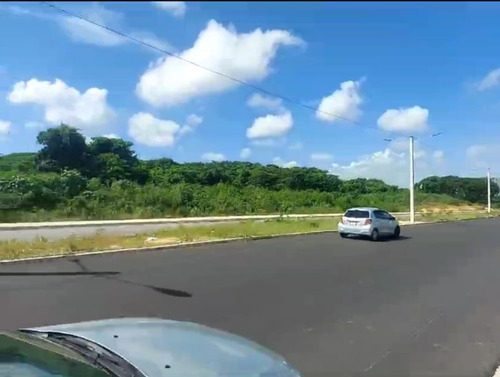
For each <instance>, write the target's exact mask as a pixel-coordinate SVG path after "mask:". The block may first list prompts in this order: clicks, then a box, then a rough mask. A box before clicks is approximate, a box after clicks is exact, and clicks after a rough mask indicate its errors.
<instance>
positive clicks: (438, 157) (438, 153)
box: [432, 151, 444, 162]
mask: <svg viewBox="0 0 500 377" xmlns="http://www.w3.org/2000/svg"><path fill="white" fill-rule="evenodd" d="M432 157H433V158H434V160H436V162H442V161H443V160H444V152H443V151H434V153H433V154H432Z"/></svg>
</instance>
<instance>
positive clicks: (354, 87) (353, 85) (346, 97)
mask: <svg viewBox="0 0 500 377" xmlns="http://www.w3.org/2000/svg"><path fill="white" fill-rule="evenodd" d="M362 82H363V79H362V80H359V81H344V82H343V83H341V84H340V89H337V90H335V91H334V92H333V93H332V94H330V95H329V96H327V97H323V99H322V100H321V102H320V104H319V107H318V111H317V112H316V117H317V118H318V119H320V120H322V121H325V122H330V123H332V122H335V121H341V120H342V118H344V120H345V119H348V120H352V121H356V120H358V119H359V117H360V116H361V114H362V112H361V109H360V106H361V104H362V103H363V98H362V97H361V84H362Z"/></svg>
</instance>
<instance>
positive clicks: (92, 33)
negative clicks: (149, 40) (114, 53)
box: [56, 3, 128, 47]
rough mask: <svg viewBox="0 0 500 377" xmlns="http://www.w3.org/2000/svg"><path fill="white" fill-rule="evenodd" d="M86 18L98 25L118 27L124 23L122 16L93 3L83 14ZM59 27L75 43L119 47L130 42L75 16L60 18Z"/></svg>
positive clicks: (58, 19) (58, 20)
mask: <svg viewBox="0 0 500 377" xmlns="http://www.w3.org/2000/svg"><path fill="white" fill-rule="evenodd" d="M82 15H83V16H84V17H86V18H89V19H91V20H92V21H95V22H96V23H98V24H101V25H106V26H110V27H113V28H114V27H117V26H118V25H119V24H120V23H121V21H122V18H123V16H122V14H121V13H119V12H114V11H111V10H108V9H106V8H104V7H103V6H102V5H99V4H98V3H93V4H92V5H91V6H90V7H89V8H87V9H85V10H84V11H83V12H82ZM56 20H57V22H58V24H59V26H60V27H61V28H62V29H63V30H64V31H65V32H66V34H67V35H68V36H69V37H70V38H71V39H72V40H73V41H75V42H82V43H87V44H93V45H97V46H104V47H109V46H119V45H122V44H125V43H127V42H128V40H127V39H125V38H123V37H122V36H120V35H117V34H115V33H113V32H111V31H108V30H106V29H103V28H101V27H99V26H96V25H93V24H91V23H89V22H86V21H84V20H82V19H80V18H77V17H73V16H63V17H58V18H57V19H56Z"/></svg>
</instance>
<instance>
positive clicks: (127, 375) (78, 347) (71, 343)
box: [22, 330, 146, 377]
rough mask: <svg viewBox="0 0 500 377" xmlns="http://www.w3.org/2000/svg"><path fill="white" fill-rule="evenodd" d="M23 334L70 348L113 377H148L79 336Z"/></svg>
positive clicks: (52, 333)
mask: <svg viewBox="0 0 500 377" xmlns="http://www.w3.org/2000/svg"><path fill="white" fill-rule="evenodd" d="M22 332H24V333H27V334H30V335H34V336H36V337H38V338H42V339H46V340H49V341H51V342H54V343H57V344H59V345H61V346H63V347H67V348H70V349H71V350H73V351H75V352H77V353H78V354H80V355H81V356H83V357H84V358H85V359H86V360H87V361H88V362H89V363H91V364H93V365H96V366H99V367H101V368H102V369H104V370H106V371H107V372H109V373H111V374H112V376H113V377H146V376H144V374H142V373H141V372H140V371H139V370H137V368H135V367H134V366H133V365H132V364H130V363H129V362H128V361H126V360H124V359H123V358H122V357H120V356H118V355H116V354H114V353H113V352H111V351H109V350H108V349H105V348H103V347H101V346H99V345H98V344H96V343H94V342H91V341H89V340H86V339H83V338H80V337H78V336H74V335H68V334H61V333H57V332H46V333H39V332H37V331H28V330H22Z"/></svg>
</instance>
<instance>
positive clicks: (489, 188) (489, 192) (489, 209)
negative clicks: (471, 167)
mask: <svg viewBox="0 0 500 377" xmlns="http://www.w3.org/2000/svg"><path fill="white" fill-rule="evenodd" d="M490 212H491V178H490V168H488V213H490Z"/></svg>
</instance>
